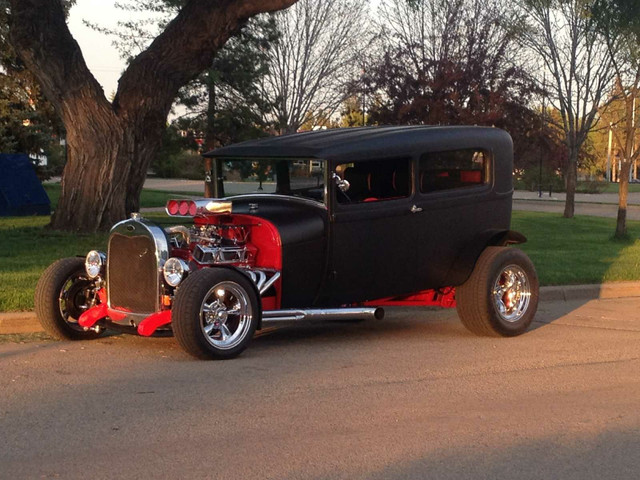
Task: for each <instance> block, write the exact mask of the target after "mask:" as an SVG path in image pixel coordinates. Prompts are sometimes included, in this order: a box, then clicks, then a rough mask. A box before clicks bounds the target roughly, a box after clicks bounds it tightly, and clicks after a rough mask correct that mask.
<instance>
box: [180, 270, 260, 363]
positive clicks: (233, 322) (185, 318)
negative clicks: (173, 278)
mask: <svg viewBox="0 0 640 480" xmlns="http://www.w3.org/2000/svg"><path fill="white" fill-rule="evenodd" d="M259 318H260V303H259V299H258V295H257V293H256V291H255V288H254V287H253V286H252V284H251V280H249V278H248V277H247V276H246V275H243V274H242V273H240V272H237V271H235V270H230V269H225V268H209V269H203V270H198V271H196V272H194V273H192V274H191V275H189V277H187V279H186V280H185V281H184V283H183V284H182V285H180V287H179V288H178V291H177V293H176V296H175V303H174V305H173V309H172V312H171V324H172V327H173V333H174V335H175V337H176V340H177V341H178V343H179V344H180V346H181V347H182V348H183V349H184V350H185V351H186V352H187V353H190V354H191V355H193V356H194V357H197V358H213V359H226V358H233V357H236V356H238V355H239V354H240V353H241V352H242V351H243V350H244V349H245V348H247V345H248V344H249V342H250V341H251V338H252V337H253V334H254V333H255V331H256V327H257V325H258V320H259Z"/></svg>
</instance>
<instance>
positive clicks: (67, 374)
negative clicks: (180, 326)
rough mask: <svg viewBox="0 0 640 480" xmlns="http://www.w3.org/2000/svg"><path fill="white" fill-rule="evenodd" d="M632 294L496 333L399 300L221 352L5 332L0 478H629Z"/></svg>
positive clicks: (633, 389)
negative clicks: (218, 357)
mask: <svg viewBox="0 0 640 480" xmlns="http://www.w3.org/2000/svg"><path fill="white" fill-rule="evenodd" d="M639 311H640V298H628V299H609V300H607V299H604V300H593V301H588V302H586V301H583V302H576V301H574V302H565V301H560V302H545V303H543V304H541V307H540V310H539V313H538V315H537V317H536V321H535V323H534V328H533V329H532V330H531V331H530V332H528V333H527V334H525V335H523V336H520V337H517V338H511V339H505V338H482V337H475V336H473V335H471V334H469V333H468V332H467V331H466V330H465V329H464V328H463V327H462V326H461V324H460V322H459V321H458V319H457V316H456V314H455V311H453V310H431V309H426V308H422V309H395V310H390V311H389V314H388V316H387V318H385V320H382V321H379V322H362V323H357V324H353V323H350V324H344V323H323V324H302V325H298V326H290V327H285V328H279V329H277V330H268V331H266V332H264V333H263V334H262V335H260V336H259V337H258V338H256V339H255V340H254V342H253V343H252V345H251V346H250V347H249V349H248V350H247V351H246V352H245V353H244V354H243V355H242V356H241V357H240V358H238V359H235V360H232V361H225V362H203V361H195V360H192V359H191V358H189V357H188V356H186V355H185V354H184V353H183V352H182V351H181V350H180V349H179V348H178V347H177V346H176V344H175V343H174V340H173V339H170V338H157V339H144V338H137V337H131V336H111V337H106V338H103V339H101V340H97V341H94V342H81V343H70V342H28V343H25V344H15V343H11V344H0V390H1V391H2V395H1V396H0V444H1V445H2V448H1V449H0V478H7V479H23V478H24V479H31V478H65V479H69V478H87V477H91V478H94V479H102V478H105V479H106V478H154V479H165V478H166V479H175V478H212V479H213V478H216V479H240V478H242V479H298V478H300V479H302V478H304V479H325V478H326V479H360V478H369V479H389V478H407V479H425V478H429V479H513V478H518V479H540V478H562V479H580V480H584V479H602V478H637V472H638V471H640V457H638V455H637V452H638V451H639V449H640V410H639V409H638V404H640V376H639V375H638V372H639V371H640V314H639V313H638V312H639Z"/></svg>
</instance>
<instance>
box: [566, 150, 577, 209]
mask: <svg viewBox="0 0 640 480" xmlns="http://www.w3.org/2000/svg"><path fill="white" fill-rule="evenodd" d="M577 184H578V148H577V147H576V146H571V147H569V164H568V165H567V174H566V178H565V185H566V189H567V199H566V201H565V204H564V214H563V216H564V218H573V215H574V211H575V202H576V186H577Z"/></svg>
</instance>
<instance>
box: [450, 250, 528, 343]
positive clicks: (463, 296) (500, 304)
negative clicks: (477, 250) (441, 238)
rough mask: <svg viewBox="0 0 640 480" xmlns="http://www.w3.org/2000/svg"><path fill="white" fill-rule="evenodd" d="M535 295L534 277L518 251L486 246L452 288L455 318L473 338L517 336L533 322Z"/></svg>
mask: <svg viewBox="0 0 640 480" xmlns="http://www.w3.org/2000/svg"><path fill="white" fill-rule="evenodd" d="M538 293H539V285H538V275H537V274H536V270H535V267H534V266H533V263H532V262H531V260H530V259H529V257H527V255H526V254H525V253H524V252H523V251H522V250H518V249H517V248H508V247H487V248H486V249H485V250H484V251H483V252H482V254H481V255H480V258H478V261H477V262H476V265H475V268H474V269H473V272H472V273H471V276H470V277H469V279H468V280H467V281H466V282H465V283H464V284H463V285H462V286H460V287H458V288H457V289H456V304H457V310H458V315H459V316H460V320H461V321H462V323H463V325H464V326H465V327H466V328H467V329H468V330H470V331H471V332H473V333H475V334H477V335H491V336H498V335H500V336H505V337H512V336H515V335H520V334H521V333H524V332H525V331H526V330H527V328H529V325H530V324H531V322H532V321H533V317H534V315H535V314H536V310H537V308H538Z"/></svg>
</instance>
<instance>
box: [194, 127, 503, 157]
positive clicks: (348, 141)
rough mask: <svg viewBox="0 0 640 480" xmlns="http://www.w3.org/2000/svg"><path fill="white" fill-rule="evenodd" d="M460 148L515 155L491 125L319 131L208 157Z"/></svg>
mask: <svg viewBox="0 0 640 480" xmlns="http://www.w3.org/2000/svg"><path fill="white" fill-rule="evenodd" d="M458 148H486V149H491V150H494V151H495V150H498V151H502V152H504V153H505V154H507V153H508V154H511V149H512V144H511V137H510V136H509V134H507V133H506V132H504V131H503V130H500V129H497V128H493V127H477V126H428V125H411V126H383V127H358V128H335V129H329V130H315V131H310V132H302V133H293V134H289V135H282V136H278V137H269V138H263V139H258V140H249V141H246V142H242V143H237V144H234V145H229V146H226V147H221V148H218V149H215V150H212V151H210V152H207V153H205V154H204V156H205V157H216V158H247V157H249V158H274V157H275V158H302V159H308V158H318V159H324V160H335V161H356V160H366V159H373V158H389V157H395V158H397V157H401V156H413V155H416V154H418V155H419V154H421V153H422V152H424V151H436V150H450V149H458Z"/></svg>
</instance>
